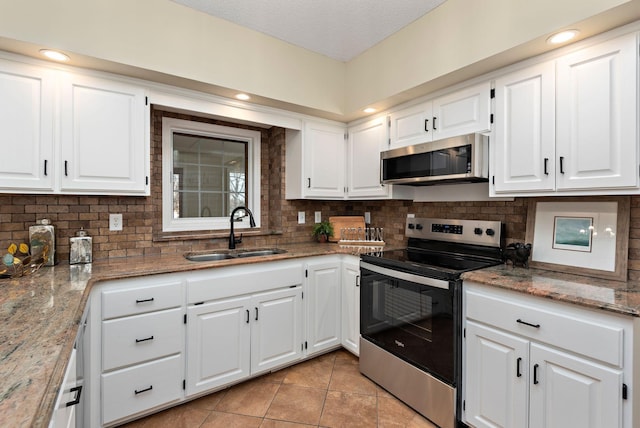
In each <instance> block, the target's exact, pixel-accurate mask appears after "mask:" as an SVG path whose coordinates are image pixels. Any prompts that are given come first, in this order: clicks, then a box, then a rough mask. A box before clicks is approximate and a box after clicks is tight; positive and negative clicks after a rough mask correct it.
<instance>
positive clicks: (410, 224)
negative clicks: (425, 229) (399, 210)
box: [407, 223, 416, 229]
mask: <svg viewBox="0 0 640 428" xmlns="http://www.w3.org/2000/svg"><path fill="white" fill-rule="evenodd" d="M407 227H408V228H409V229H415V228H416V227H415V226H414V225H413V223H409V225H408V226H407Z"/></svg>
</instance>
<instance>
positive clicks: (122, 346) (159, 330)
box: [102, 308, 184, 371]
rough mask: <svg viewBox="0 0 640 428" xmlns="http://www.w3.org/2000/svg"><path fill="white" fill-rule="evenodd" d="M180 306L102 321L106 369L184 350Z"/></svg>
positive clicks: (104, 367)
mask: <svg viewBox="0 0 640 428" xmlns="http://www.w3.org/2000/svg"><path fill="white" fill-rule="evenodd" d="M182 317H183V313H182V310H181V309H180V308H176V309H169V310H167V311H162V312H153V313H150V314H142V315H136V316H133V317H126V318H118V319H115V320H110V321H103V322H102V370H103V371H107V370H112V369H115V368H118V367H123V366H127V365H130V364H136V363H139V362H143V361H149V360H152V359H154V358H160V357H163V356H165V355H170V354H175V353H178V352H180V351H181V349H182V345H183V330H184V323H183V320H182Z"/></svg>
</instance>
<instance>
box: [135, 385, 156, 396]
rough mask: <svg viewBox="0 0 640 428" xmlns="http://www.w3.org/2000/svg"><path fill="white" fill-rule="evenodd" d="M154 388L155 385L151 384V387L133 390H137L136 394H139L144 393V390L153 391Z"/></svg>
mask: <svg viewBox="0 0 640 428" xmlns="http://www.w3.org/2000/svg"><path fill="white" fill-rule="evenodd" d="M152 389H153V385H149V388H145V389H140V390H138V389H136V390H134V391H133V392H135V394H136V395H138V394H142V393H143V392H147V391H151V390H152Z"/></svg>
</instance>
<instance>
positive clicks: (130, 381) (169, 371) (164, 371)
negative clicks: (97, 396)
mask: <svg viewBox="0 0 640 428" xmlns="http://www.w3.org/2000/svg"><path fill="white" fill-rule="evenodd" d="M183 368H184V365H183V361H182V355H174V356H171V357H167V358H163V359H161V360H157V361H153V362H150V363H146V364H141V365H139V366H135V367H130V368H127V369H123V370H118V371H116V372H112V373H109V374H103V375H102V422H103V423H105V424H107V423H109V422H112V421H115V420H118V419H121V418H124V417H126V416H129V415H133V414H135V413H137V412H141V411H144V410H146V409H151V408H153V407H155V406H159V405H161V404H164V403H169V402H171V401H174V400H178V399H180V398H181V397H182V379H183V376H182V372H183Z"/></svg>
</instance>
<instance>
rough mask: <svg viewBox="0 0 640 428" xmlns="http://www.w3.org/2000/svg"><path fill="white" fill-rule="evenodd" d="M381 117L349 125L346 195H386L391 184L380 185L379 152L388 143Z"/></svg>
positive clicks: (351, 196) (383, 121)
mask: <svg viewBox="0 0 640 428" xmlns="http://www.w3.org/2000/svg"><path fill="white" fill-rule="evenodd" d="M387 130H388V126H387V123H386V120H385V118H384V117H381V118H378V119H374V120H370V121H368V122H365V123H363V124H360V125H357V126H353V127H351V128H349V138H348V141H347V162H348V164H347V195H348V196H349V197H350V198H366V197H386V196H388V195H389V189H390V187H391V186H385V185H383V184H382V179H381V177H380V151H381V150H382V149H384V148H385V144H386V142H387V138H388V137H387Z"/></svg>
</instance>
